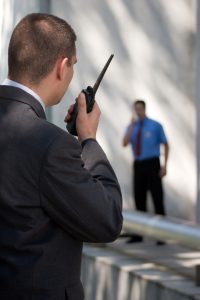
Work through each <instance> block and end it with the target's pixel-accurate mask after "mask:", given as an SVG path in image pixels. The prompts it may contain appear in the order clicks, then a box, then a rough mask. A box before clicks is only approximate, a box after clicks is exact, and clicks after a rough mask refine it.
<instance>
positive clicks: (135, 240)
mask: <svg viewBox="0 0 200 300" xmlns="http://www.w3.org/2000/svg"><path fill="white" fill-rule="evenodd" d="M142 241H143V238H142V237H141V236H132V237H131V238H130V239H129V240H128V241H127V242H126V244H132V243H141V242H142Z"/></svg>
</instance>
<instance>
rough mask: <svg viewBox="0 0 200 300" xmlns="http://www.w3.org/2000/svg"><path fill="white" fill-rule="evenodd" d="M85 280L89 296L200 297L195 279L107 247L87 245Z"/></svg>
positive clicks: (118, 299)
mask: <svg viewBox="0 0 200 300" xmlns="http://www.w3.org/2000/svg"><path fill="white" fill-rule="evenodd" d="M82 282H83V285H84V288H85V299H87V300H189V299H190V300H191V299H193V300H200V288H199V287H196V286H195V284H194V282H193V281H192V280H190V279H187V278H185V277H184V276H181V275H179V274H176V273H175V272H173V271H170V270H168V269H167V268H166V267H162V266H158V265H156V264H154V263H149V262H145V261H143V260H141V259H133V258H130V257H128V256H127V255H124V254H122V253H118V252H116V251H114V250H112V249H107V248H97V247H92V246H85V247H84V250H83V260H82Z"/></svg>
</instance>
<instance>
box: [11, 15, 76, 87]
mask: <svg viewBox="0 0 200 300" xmlns="http://www.w3.org/2000/svg"><path fill="white" fill-rule="evenodd" d="M75 42H76V34H75V32H74V30H73V29H72V28H71V26H70V25H69V24H68V23H67V22H66V21H65V20H63V19H60V18H58V17H56V16H53V15H49V14H42V13H33V14H29V15H27V16H26V17H24V18H23V19H22V20H21V21H20V22H19V23H18V24H17V26H16V27H15V29H14V31H13V33H12V36H11V39H10V44H9V48H8V69H9V71H8V74H9V77H10V78H11V79H13V80H15V79H20V78H21V77H22V78H23V77H24V76H25V77H26V79H27V80H29V81H30V82H32V83H38V82H40V81H41V79H43V78H44V77H45V76H46V75H48V74H49V73H50V72H51V71H52V70H53V67H54V65H55V63H56V61H57V59H59V58H62V57H63V58H64V57H67V58H68V59H69V63H71V58H72V56H73V55H75V53H76V47H75Z"/></svg>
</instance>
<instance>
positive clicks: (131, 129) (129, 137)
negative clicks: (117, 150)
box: [122, 119, 134, 147]
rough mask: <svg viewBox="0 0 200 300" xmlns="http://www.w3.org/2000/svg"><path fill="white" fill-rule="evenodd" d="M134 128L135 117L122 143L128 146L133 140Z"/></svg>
mask: <svg viewBox="0 0 200 300" xmlns="http://www.w3.org/2000/svg"><path fill="white" fill-rule="evenodd" d="M133 128H134V119H132V120H131V123H130V125H129V127H128V130H127V132H126V134H125V135H124V138H123V141H122V144H123V146H124V147H126V146H127V145H128V144H130V142H131V137H132V133H133Z"/></svg>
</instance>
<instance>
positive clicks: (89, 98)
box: [66, 54, 114, 136]
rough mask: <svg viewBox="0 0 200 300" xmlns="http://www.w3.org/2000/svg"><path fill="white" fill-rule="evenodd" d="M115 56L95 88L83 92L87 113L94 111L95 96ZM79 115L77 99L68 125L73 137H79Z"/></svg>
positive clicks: (88, 88)
mask: <svg viewBox="0 0 200 300" xmlns="http://www.w3.org/2000/svg"><path fill="white" fill-rule="evenodd" d="M113 56H114V54H111V56H110V57H109V59H108V61H107V63H106V64H105V66H104V68H103V70H102V71H101V73H100V75H99V77H98V78H97V81H96V82H95V84H94V86H93V87H91V86H88V87H87V89H84V90H82V93H84V94H85V98H86V105H87V113H89V112H91V111H92V108H93V106H94V103H95V99H94V98H95V94H96V92H97V89H98V87H99V85H100V83H101V80H102V79H103V76H104V74H105V72H106V70H107V68H108V66H109V64H110V62H111V60H112V58H113ZM77 114H78V103H77V98H76V100H75V104H74V109H73V113H72V115H71V119H70V120H69V122H68V123H67V125H66V128H67V130H68V132H69V133H71V134H72V135H76V136H77V131H76V117H77Z"/></svg>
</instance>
